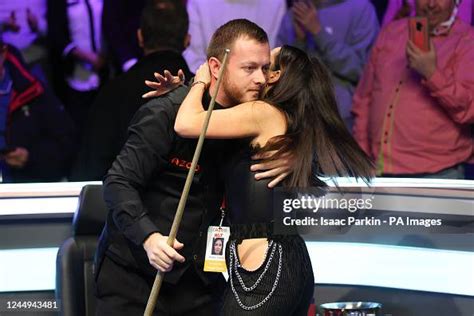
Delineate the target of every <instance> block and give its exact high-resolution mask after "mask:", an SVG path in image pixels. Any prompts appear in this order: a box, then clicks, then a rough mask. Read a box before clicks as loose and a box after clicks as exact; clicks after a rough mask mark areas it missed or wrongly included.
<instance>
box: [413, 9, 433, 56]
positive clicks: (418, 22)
mask: <svg viewBox="0 0 474 316" xmlns="http://www.w3.org/2000/svg"><path fill="white" fill-rule="evenodd" d="M408 23H409V24H408V30H409V33H410V41H412V42H413V44H415V45H416V46H417V47H418V48H420V49H421V50H423V51H425V52H427V51H429V50H430V39H429V32H428V19H427V18H426V17H412V18H409V19H408Z"/></svg>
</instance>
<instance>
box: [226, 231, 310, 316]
mask: <svg viewBox="0 0 474 316" xmlns="http://www.w3.org/2000/svg"><path fill="white" fill-rule="evenodd" d="M274 242H277V243H278V244H280V245H282V265H281V274H280V279H279V281H278V284H277V286H276V289H275V291H274V292H273V294H272V296H271V297H270V299H269V300H268V301H266V302H265V303H264V304H263V305H262V306H261V307H259V308H257V309H254V310H252V311H247V310H244V309H242V308H241V306H240V305H239V304H238V302H237V300H236V298H235V296H234V293H233V292H232V289H231V288H230V285H228V287H227V289H226V293H225V297H224V305H223V309H222V312H221V314H222V315H225V316H228V315H229V316H232V315H235V316H240V315H254V316H255V315H262V316H264V315H277V316H278V315H281V316H290V315H294V316H303V315H307V313H308V308H309V305H310V303H311V299H312V298H313V292H314V276H313V270H312V268H311V261H310V258H309V254H308V250H307V249H306V245H305V243H304V240H303V239H302V238H301V237H300V236H286V237H283V238H279V239H278V240H274ZM279 256H280V255H279V252H278V248H277V250H276V251H275V254H274V256H273V259H272V261H271V263H270V266H269V268H268V270H267V272H266V273H265V276H264V277H263V279H262V281H261V283H260V284H259V285H258V286H257V287H256V288H255V290H253V291H251V292H244V290H243V289H242V287H241V286H240V283H239V281H238V280H237V277H236V276H235V274H234V273H233V275H232V277H233V283H234V286H235V289H236V292H237V293H238V295H239V298H240V300H241V301H242V303H243V304H244V305H246V306H253V305H255V304H258V303H259V302H261V301H262V300H263V299H264V298H265V297H266V296H267V295H268V294H269V293H270V291H271V290H272V287H273V286H274V282H275V278H276V275H277V271H278V260H279ZM227 258H229V256H228V251H227ZM269 258H270V253H268V254H267V257H266V259H265V261H264V262H263V263H262V265H261V266H260V267H259V268H258V269H256V270H255V271H247V270H245V269H243V268H241V267H239V268H237V269H238V271H239V273H240V275H241V277H242V280H243V282H244V284H245V285H246V286H247V287H249V286H251V285H253V284H254V283H255V282H256V281H257V279H258V277H259V276H260V275H261V274H262V272H263V270H264V267H265V265H266V264H267V262H268V260H269ZM227 264H228V265H229V262H227ZM228 268H229V269H231V267H230V266H228ZM228 284H229V282H228Z"/></svg>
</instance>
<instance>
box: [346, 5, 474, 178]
mask: <svg viewBox="0 0 474 316" xmlns="http://www.w3.org/2000/svg"><path fill="white" fill-rule="evenodd" d="M458 4H459V1H456V0H417V1H416V11H417V15H418V16H424V17H426V18H427V24H426V25H427V27H425V28H424V30H423V27H422V26H421V27H420V30H419V31H420V32H423V31H425V32H428V36H427V38H428V47H429V50H428V51H426V52H425V51H423V50H422V49H420V48H419V47H417V46H416V45H415V44H414V43H413V42H412V41H411V40H410V39H409V20H408V19H401V20H398V21H395V22H393V23H391V24H389V25H387V26H386V27H385V28H384V29H382V31H381V33H380V35H379V37H378V39H377V41H376V44H375V46H374V48H373V50H372V52H371V57H370V59H369V62H368V64H367V65H366V68H365V70H364V74H363V76H362V78H361V81H360V82H359V85H358V87H357V90H356V93H355V95H354V99H353V101H354V104H353V109H352V111H353V114H354V115H355V121H354V137H355V138H356V140H357V141H358V143H359V145H360V146H361V147H362V148H363V149H364V150H365V151H366V153H368V154H369V155H370V156H371V157H372V158H373V159H374V160H375V161H376V163H377V170H378V174H379V175H383V176H398V177H401V176H409V177H432V178H458V179H459V178H463V167H462V164H463V162H465V161H467V160H468V159H469V157H470V156H471V154H472V150H473V143H472V140H471V131H470V126H469V124H472V123H473V122H474V30H473V29H472V27H470V26H469V25H468V24H466V23H465V22H463V21H461V20H460V19H458V18H457V16H456V12H457V10H456V8H457V5H458Z"/></svg>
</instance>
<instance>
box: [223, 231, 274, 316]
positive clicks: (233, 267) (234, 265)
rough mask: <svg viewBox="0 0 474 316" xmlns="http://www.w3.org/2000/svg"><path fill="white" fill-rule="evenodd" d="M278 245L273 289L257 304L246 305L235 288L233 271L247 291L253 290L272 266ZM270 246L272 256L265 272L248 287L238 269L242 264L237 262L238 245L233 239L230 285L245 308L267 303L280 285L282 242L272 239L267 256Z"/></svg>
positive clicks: (251, 308)
mask: <svg viewBox="0 0 474 316" xmlns="http://www.w3.org/2000/svg"><path fill="white" fill-rule="evenodd" d="M277 246H278V253H279V258H278V271H277V275H276V277H275V282H273V286H272V289H271V291H270V293H268V295H267V296H266V297H265V298H264V299H263V300H262V301H261V302H259V303H257V304H255V305H251V306H247V305H244V304H243V303H242V300H241V299H240V297H239V294H238V293H237V290H236V289H235V286H234V282H233V277H232V272H233V271H234V273H235V274H236V276H237V279H238V280H239V283H240V285H241V286H242V289H243V290H244V291H245V292H250V291H253V290H254V289H255V288H256V287H257V285H258V284H259V283H260V282H261V280H262V279H263V276H264V275H265V273H266V272H267V270H268V268H269V267H270V263H271V261H272V259H273V256H274V254H275V251H276V247H277ZM270 248H271V252H270V258H268V261H267V264H266V265H265V268H264V270H263V272H262V273H261V274H260V276H259V277H258V279H257V281H256V282H255V284H253V285H252V286H250V287H247V286H245V284H244V281H243V280H242V277H241V276H240V273H239V271H238V267H239V266H240V265H239V264H238V263H237V261H238V257H237V251H236V247H235V240H233V241H231V244H230V258H229V261H230V262H229V265H230V267H229V279H230V287H231V288H232V292H233V293H234V296H235V299H236V300H237V303H238V304H239V306H240V307H241V308H242V309H244V310H248V311H250V310H254V309H257V308H259V307H260V306H262V305H263V304H265V302H267V301H268V300H269V299H270V297H271V296H272V294H273V292H275V290H276V287H277V285H278V281H279V280H280V275H281V266H282V252H283V248H282V246H281V245H280V244H277V243H274V242H273V241H270V243H269V244H268V247H267V251H266V253H265V257H266V256H267V254H268V251H269V249H270ZM234 257H235V261H234Z"/></svg>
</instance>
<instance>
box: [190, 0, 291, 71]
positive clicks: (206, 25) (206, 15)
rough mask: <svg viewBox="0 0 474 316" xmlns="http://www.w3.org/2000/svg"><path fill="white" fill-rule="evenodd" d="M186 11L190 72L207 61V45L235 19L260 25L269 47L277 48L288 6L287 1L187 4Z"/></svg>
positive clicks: (219, 0) (192, 0)
mask: <svg viewBox="0 0 474 316" xmlns="http://www.w3.org/2000/svg"><path fill="white" fill-rule="evenodd" d="M187 8H188V12H189V20H190V25H191V26H190V34H191V39H192V41H191V45H189V47H188V48H187V49H186V51H185V52H184V58H185V59H186V61H187V62H188V65H189V67H190V68H191V71H196V70H197V69H198V67H199V66H200V65H201V64H203V63H204V62H205V61H206V55H207V54H206V45H207V43H209V40H210V39H211V37H212V34H213V33H214V32H215V30H216V29H217V28H218V27H219V26H220V25H222V24H224V23H226V22H227V21H230V20H233V19H240V18H245V19H249V20H250V21H252V22H254V23H256V24H258V25H259V26H260V27H262V28H263V29H264V30H265V31H266V32H267V34H268V40H269V42H270V46H271V47H274V46H275V42H276V36H277V33H278V26H279V25H280V23H281V19H282V17H283V15H284V14H285V12H286V3H285V1H284V0H233V1H222V0H188V2H187ZM210 8H212V10H210Z"/></svg>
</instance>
